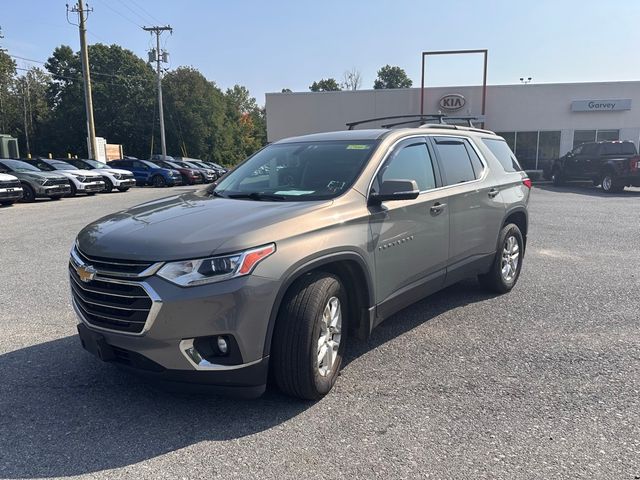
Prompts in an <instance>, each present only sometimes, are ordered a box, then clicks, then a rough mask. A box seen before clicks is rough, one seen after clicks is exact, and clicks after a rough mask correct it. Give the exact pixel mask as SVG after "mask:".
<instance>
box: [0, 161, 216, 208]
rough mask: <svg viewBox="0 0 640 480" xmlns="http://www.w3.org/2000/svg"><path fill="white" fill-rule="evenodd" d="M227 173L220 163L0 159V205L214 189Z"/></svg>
mask: <svg viewBox="0 0 640 480" xmlns="http://www.w3.org/2000/svg"><path fill="white" fill-rule="evenodd" d="M225 173H227V170H226V169H225V168H224V167H222V166H220V165H218V164H216V163H212V162H204V161H202V160H198V159H193V158H184V157H178V158H174V157H169V156H162V155H154V156H153V157H152V158H151V160H140V159H138V158H135V157H124V158H122V159H119V160H112V161H110V162H108V163H103V162H99V161H97V160H86V159H79V158H69V159H64V160H62V159H47V158H31V159H20V160H18V159H0V204H2V205H10V204H12V203H14V202H16V201H18V200H22V201H24V202H33V201H34V200H35V199H36V198H43V197H48V198H51V199H52V200H58V199H60V198H62V197H64V196H75V195H78V194H80V193H84V194H86V195H95V194H96V193H98V192H112V191H114V190H119V191H121V192H126V191H127V190H129V188H131V187H133V186H136V185H138V186H145V185H152V186H154V187H172V186H174V185H195V184H200V183H211V182H214V181H215V180H217V179H218V178H220V177H221V176H222V175H224V174H225Z"/></svg>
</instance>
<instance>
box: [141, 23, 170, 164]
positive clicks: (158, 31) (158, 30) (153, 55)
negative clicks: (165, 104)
mask: <svg viewBox="0 0 640 480" xmlns="http://www.w3.org/2000/svg"><path fill="white" fill-rule="evenodd" d="M142 29H143V30H145V31H147V32H151V33H152V34H154V33H155V35H156V48H155V50H151V51H150V52H149V61H151V62H152V61H154V60H155V62H156V71H157V73H158V115H159V116H160V144H161V146H162V156H163V157H166V156H167V144H166V141H165V136H164V112H163V109H162V69H161V67H160V63H161V62H164V63H167V52H166V50H165V51H162V53H161V52H160V35H162V32H165V31H168V32H169V33H173V28H171V26H170V25H166V26H164V27H160V26H154V27H142Z"/></svg>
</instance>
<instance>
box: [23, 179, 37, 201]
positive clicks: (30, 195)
mask: <svg viewBox="0 0 640 480" xmlns="http://www.w3.org/2000/svg"><path fill="white" fill-rule="evenodd" d="M35 200H36V192H35V191H34V190H33V188H31V185H28V184H26V183H23V184H22V201H23V202H26V203H31V202H35Z"/></svg>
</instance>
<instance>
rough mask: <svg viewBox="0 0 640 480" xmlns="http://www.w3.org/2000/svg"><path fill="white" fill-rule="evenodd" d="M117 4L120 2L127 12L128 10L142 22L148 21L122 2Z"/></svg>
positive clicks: (119, 0) (147, 18) (120, 0)
mask: <svg viewBox="0 0 640 480" xmlns="http://www.w3.org/2000/svg"><path fill="white" fill-rule="evenodd" d="M118 2H120V3H121V4H122V5H123V6H124V7H125V8H126V9H127V10H129V11H130V12H131V13H133V14H134V15H135V16H137V17H138V18H139V19H141V20H142V21H143V22H145V23H146V22H147V21H148V20H149V17H143V16H142V15H140V14H139V13H138V12H136V11H135V10H134V9H132V8H131V7H130V6H129V5H127V4H126V3H124V2H123V1H122V0H118Z"/></svg>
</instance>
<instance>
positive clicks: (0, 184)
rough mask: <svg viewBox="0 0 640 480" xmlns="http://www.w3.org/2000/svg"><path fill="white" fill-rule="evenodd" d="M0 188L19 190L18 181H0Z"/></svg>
mask: <svg viewBox="0 0 640 480" xmlns="http://www.w3.org/2000/svg"><path fill="white" fill-rule="evenodd" d="M0 188H20V180H0Z"/></svg>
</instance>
